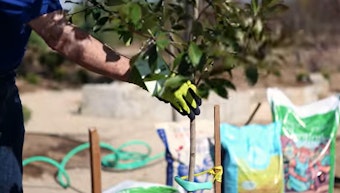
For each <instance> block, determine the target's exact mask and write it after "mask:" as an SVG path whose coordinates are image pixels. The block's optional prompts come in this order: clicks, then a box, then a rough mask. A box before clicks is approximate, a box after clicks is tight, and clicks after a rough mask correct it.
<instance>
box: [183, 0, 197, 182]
mask: <svg viewBox="0 0 340 193" xmlns="http://www.w3.org/2000/svg"><path fill="white" fill-rule="evenodd" d="M197 7H198V1H197V0H196V7H194V5H193V4H192V3H189V1H188V0H186V1H185V10H186V12H187V13H188V14H189V15H191V18H188V19H187V21H186V27H187V29H186V31H185V34H184V39H185V40H186V41H190V40H191V37H190V34H191V31H192V25H193V19H194V18H196V17H197V15H198V14H197V13H198V11H197ZM195 160H196V121H195V119H193V120H190V156H189V174H188V180H189V181H190V182H193V181H194V174H195V165H196V164H195Z"/></svg>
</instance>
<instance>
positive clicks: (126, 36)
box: [119, 31, 133, 46]
mask: <svg viewBox="0 0 340 193" xmlns="http://www.w3.org/2000/svg"><path fill="white" fill-rule="evenodd" d="M119 39H122V40H123V42H124V43H125V45H127V46H129V45H131V43H132V40H133V35H132V33H131V32H127V31H124V32H120V37H119Z"/></svg>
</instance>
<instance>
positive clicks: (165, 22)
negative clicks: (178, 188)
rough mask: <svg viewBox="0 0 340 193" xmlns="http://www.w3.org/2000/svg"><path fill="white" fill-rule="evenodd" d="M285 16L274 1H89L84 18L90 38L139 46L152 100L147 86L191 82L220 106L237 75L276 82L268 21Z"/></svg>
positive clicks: (135, 60) (138, 64) (140, 70)
mask: <svg viewBox="0 0 340 193" xmlns="http://www.w3.org/2000/svg"><path fill="white" fill-rule="evenodd" d="M286 9H287V7H286V6H285V5H284V4H282V2H281V1H280V0H249V1H248V2H245V1H239V2H238V1H232V0H200V1H198V0H185V1H184V0H134V1H131V0H88V1H87V3H86V7H85V9H84V12H85V15H86V16H87V18H90V19H91V20H92V21H93V22H94V23H93V24H94V25H93V26H92V30H93V31H94V32H98V31H101V32H107V33H110V32H114V33H115V34H118V35H119V37H120V39H121V40H122V41H123V42H124V43H125V44H126V45H131V43H132V42H133V41H134V40H139V41H141V42H143V46H142V48H141V49H140V52H139V53H137V54H136V55H135V56H133V57H132V58H131V65H132V67H133V68H134V69H135V72H136V79H135V83H137V84H138V85H140V86H141V87H143V88H145V89H146V90H148V91H150V92H158V91H157V90H151V89H150V88H148V86H149V85H150V83H155V84H156V85H157V87H158V89H164V88H166V89H170V90H171V89H177V88H178V87H179V86H180V85H181V84H182V83H183V82H185V81H188V80H190V81H191V82H193V83H194V84H195V85H196V86H197V88H198V91H199V94H200V96H201V97H203V98H207V97H208V96H209V93H210V92H211V91H213V92H216V93H217V94H218V95H219V96H221V97H223V98H227V97H228V90H229V89H236V87H235V85H234V84H233V82H232V80H231V77H232V71H233V69H235V68H237V67H241V68H243V69H244V75H245V77H246V79H247V80H248V81H249V83H250V84H252V85H253V84H255V83H256V82H257V80H258V76H259V72H265V73H274V74H279V64H280V61H281V60H282V56H280V55H279V54H277V53H276V52H275V49H274V48H275V47H276V46H278V45H279V44H278V43H279V42H280V40H281V39H280V38H281V36H280V34H279V33H276V32H277V31H275V30H274V29H271V28H270V21H271V18H274V17H275V16H276V14H277V13H278V12H281V11H283V10H286ZM72 16H73V15H71V17H70V19H72ZM153 94H154V95H156V96H157V93H153ZM190 121H191V122H190V124H191V131H192V132H194V120H190ZM191 135H192V136H191V138H192V139H193V140H194V138H195V136H194V133H191ZM191 146H192V147H195V143H194V141H192V143H191ZM191 149H193V150H194V148H191ZM193 153H194V152H193ZM190 160H191V161H192V162H190V165H191V171H190V172H189V180H192V179H193V175H192V174H193V169H192V168H193V165H194V159H190Z"/></svg>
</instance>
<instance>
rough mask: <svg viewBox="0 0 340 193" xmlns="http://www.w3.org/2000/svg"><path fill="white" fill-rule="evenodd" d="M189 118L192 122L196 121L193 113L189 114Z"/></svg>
mask: <svg viewBox="0 0 340 193" xmlns="http://www.w3.org/2000/svg"><path fill="white" fill-rule="evenodd" d="M188 117H189V119H190V120H194V119H195V114H194V112H193V111H190V113H189V114H188Z"/></svg>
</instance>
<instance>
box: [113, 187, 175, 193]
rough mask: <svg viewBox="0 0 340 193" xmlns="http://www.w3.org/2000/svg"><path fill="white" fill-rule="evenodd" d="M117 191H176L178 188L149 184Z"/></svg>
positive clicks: (155, 192) (148, 192)
mask: <svg viewBox="0 0 340 193" xmlns="http://www.w3.org/2000/svg"><path fill="white" fill-rule="evenodd" d="M118 193H178V190H177V189H175V188H173V187H170V186H150V187H133V188H127V189H123V190H120V191H119V192H118Z"/></svg>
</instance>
